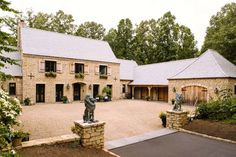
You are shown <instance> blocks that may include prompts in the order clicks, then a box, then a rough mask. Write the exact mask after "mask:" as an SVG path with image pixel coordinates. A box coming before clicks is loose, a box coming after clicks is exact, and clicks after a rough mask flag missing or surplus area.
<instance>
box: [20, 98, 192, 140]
mask: <svg viewBox="0 0 236 157" xmlns="http://www.w3.org/2000/svg"><path fill="white" fill-rule="evenodd" d="M84 108H85V107H84V104H83V103H80V102H73V103H71V104H62V103H56V104H37V105H34V106H23V114H22V116H21V117H20V120H21V121H22V124H21V126H20V128H21V129H22V130H24V131H29V132H30V133H31V136H30V139H40V138H47V137H53V136H59V135H64V134H71V133H72V132H71V127H72V126H73V125H74V124H73V121H74V120H79V119H82V116H83V112H84ZM171 108H172V106H171V105H168V104H167V103H164V102H152V101H142V100H117V101H112V102H98V103H96V110H95V119H97V120H100V121H105V122H106V126H105V141H110V140H115V139H119V138H124V137H129V136H135V135H139V134H143V133H145V132H149V131H154V130H157V129H160V128H162V125H161V120H160V118H159V117H158V116H159V113H160V112H161V111H166V110H168V109H171ZM183 109H185V110H189V111H190V110H193V109H194V108H193V107H189V106H183Z"/></svg>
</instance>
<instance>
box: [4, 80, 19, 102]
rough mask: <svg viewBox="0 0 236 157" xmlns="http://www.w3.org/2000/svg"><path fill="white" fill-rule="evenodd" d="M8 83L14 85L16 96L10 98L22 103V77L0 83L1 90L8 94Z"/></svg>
mask: <svg viewBox="0 0 236 157" xmlns="http://www.w3.org/2000/svg"><path fill="white" fill-rule="evenodd" d="M9 83H16V95H11V96H12V97H16V98H18V99H19V100H20V101H23V93H22V89H23V87H22V77H14V78H13V79H11V80H7V81H4V82H2V83H1V88H2V89H3V90H4V91H6V92H9Z"/></svg>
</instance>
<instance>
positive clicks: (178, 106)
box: [173, 93, 183, 111]
mask: <svg viewBox="0 0 236 157" xmlns="http://www.w3.org/2000/svg"><path fill="white" fill-rule="evenodd" d="M182 103H183V95H182V94H178V93H176V95H175V102H174V107H173V110H174V111H182V109H181V105H182Z"/></svg>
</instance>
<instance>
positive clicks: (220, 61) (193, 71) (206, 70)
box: [170, 49, 236, 79]
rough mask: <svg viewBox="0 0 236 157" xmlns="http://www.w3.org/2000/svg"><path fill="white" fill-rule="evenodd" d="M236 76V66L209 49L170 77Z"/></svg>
mask: <svg viewBox="0 0 236 157" xmlns="http://www.w3.org/2000/svg"><path fill="white" fill-rule="evenodd" d="M225 77H228V78H229V77H231V78H236V66H235V65H234V64H232V63H231V62H229V61H228V60H227V59H225V58H224V57H223V56H221V55H220V54H219V53H218V52H216V51H214V50H210V49H209V50H207V51H206V52H205V53H203V54H202V55H201V56H200V57H199V58H198V59H196V60H195V61H194V62H193V63H191V64H190V65H188V66H187V67H186V68H184V69H183V70H181V71H179V72H178V73H177V74H176V75H174V76H173V77H171V78H170V79H189V78H225Z"/></svg>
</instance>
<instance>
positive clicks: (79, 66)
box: [75, 63, 84, 73]
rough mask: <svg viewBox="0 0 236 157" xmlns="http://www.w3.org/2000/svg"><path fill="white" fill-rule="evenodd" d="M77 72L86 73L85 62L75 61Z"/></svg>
mask: <svg viewBox="0 0 236 157" xmlns="http://www.w3.org/2000/svg"><path fill="white" fill-rule="evenodd" d="M75 73H84V64H80V63H75Z"/></svg>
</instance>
